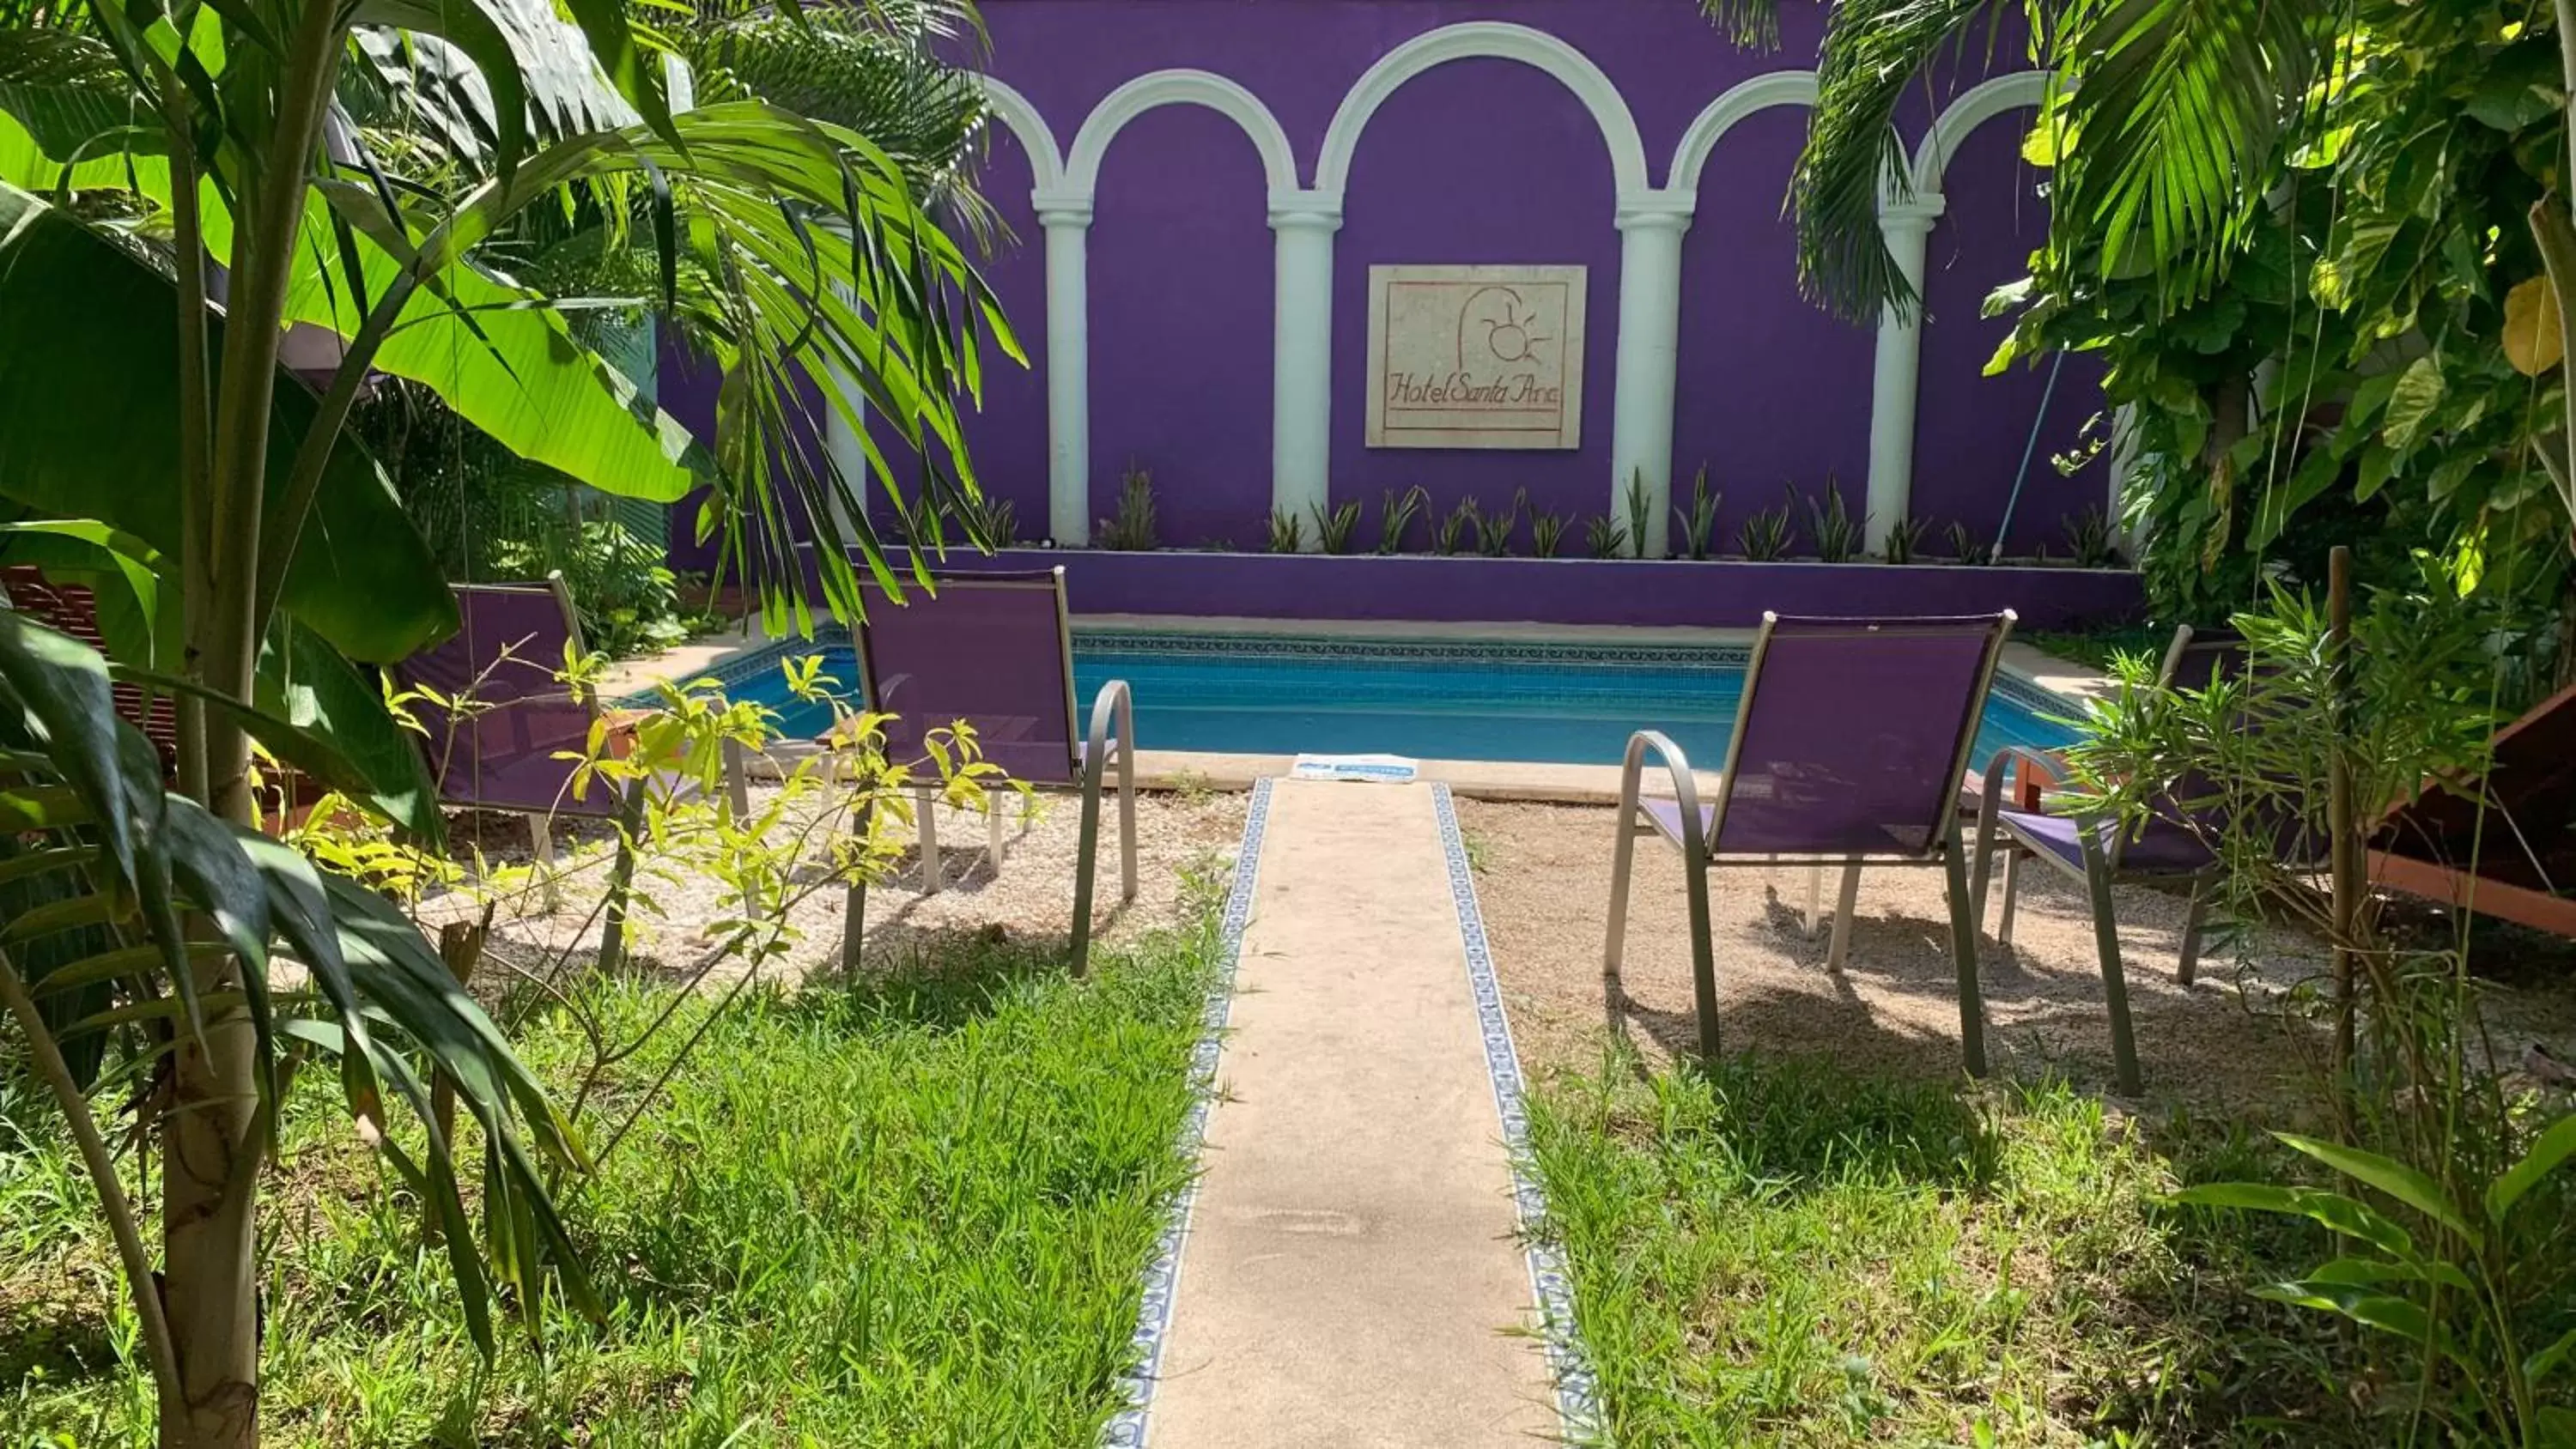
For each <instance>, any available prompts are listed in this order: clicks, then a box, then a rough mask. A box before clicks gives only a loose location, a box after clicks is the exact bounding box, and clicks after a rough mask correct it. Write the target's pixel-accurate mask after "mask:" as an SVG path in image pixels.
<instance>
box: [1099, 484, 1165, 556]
mask: <svg viewBox="0 0 2576 1449" xmlns="http://www.w3.org/2000/svg"><path fill="white" fill-rule="evenodd" d="M1093 532H1094V534H1095V535H1096V541H1097V542H1098V544H1099V546H1100V547H1102V548H1106V549H1115V550H1118V551H1120V552H1123V553H1141V552H1143V551H1145V550H1148V549H1152V548H1155V547H1158V546H1159V545H1160V543H1161V540H1160V538H1159V537H1158V536H1157V529H1156V524H1155V520H1154V475H1153V474H1151V473H1148V472H1146V471H1145V470H1144V469H1142V468H1130V469H1128V470H1127V481H1126V482H1125V484H1124V485H1123V486H1121V487H1120V488H1119V490H1118V512H1117V513H1116V515H1114V516H1112V517H1109V518H1104V519H1102V520H1100V526H1099V527H1098V528H1097V529H1095V530H1093Z"/></svg>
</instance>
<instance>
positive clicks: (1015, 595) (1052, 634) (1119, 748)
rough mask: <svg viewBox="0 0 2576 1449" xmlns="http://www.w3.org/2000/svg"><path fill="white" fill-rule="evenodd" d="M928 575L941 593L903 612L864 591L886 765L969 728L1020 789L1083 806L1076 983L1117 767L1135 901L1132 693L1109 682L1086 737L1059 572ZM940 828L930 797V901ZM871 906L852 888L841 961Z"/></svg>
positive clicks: (912, 595)
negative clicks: (931, 738)
mask: <svg viewBox="0 0 2576 1449" xmlns="http://www.w3.org/2000/svg"><path fill="white" fill-rule="evenodd" d="M931 579H932V583H933V588H931V589H929V590H922V589H918V588H916V589H910V590H906V591H905V593H904V596H903V599H902V601H901V602H900V603H898V602H896V601H895V600H893V599H891V598H889V597H888V596H887V595H886V593H885V591H884V590H883V588H882V587H880V586H879V585H878V584H877V583H876V582H875V580H873V579H867V580H864V581H863V582H862V583H861V585H860V589H861V596H862V601H863V602H864V603H865V605H866V607H867V622H866V623H865V624H863V625H861V626H860V628H859V630H858V654H859V673H860V677H861V682H862V683H863V685H864V686H865V688H866V690H867V696H868V700H869V706H870V708H872V709H875V710H878V711H881V712H883V713H886V714H889V715H891V716H893V718H891V719H889V720H887V721H886V722H885V725H884V731H885V748H886V754H887V757H888V758H889V759H895V760H908V759H917V758H919V757H920V756H921V755H922V754H924V753H925V750H924V748H923V741H924V739H925V738H926V737H927V736H928V735H929V734H931V733H932V732H934V731H937V730H944V729H946V728H948V727H949V726H951V725H953V724H955V723H956V722H957V721H959V720H963V721H965V722H966V723H967V724H969V725H971V726H972V727H973V728H974V731H975V743H976V745H977V747H978V748H979V749H981V750H982V751H983V754H984V758H985V759H987V760H990V761H991V762H993V763H994V764H996V765H999V766H1000V767H1001V768H1002V770H1003V771H1004V772H1005V773H1007V774H1008V775H1009V776H1010V777H1011V778H1012V779H1013V780H1016V781H1019V782H1021V783H1023V784H1027V785H1031V786H1034V787H1036V788H1038V789H1041V790H1060V791H1067V792H1073V793H1077V794H1079V795H1080V796H1081V798H1082V834H1081V843H1080V846H1079V849H1078V853H1077V855H1076V857H1075V862H1074V887H1073V969H1074V971H1075V973H1076V974H1080V973H1081V972H1082V971H1083V970H1084V969H1085V968H1086V967H1087V966H1088V964H1089V961H1090V954H1091V902H1092V878H1093V875H1094V874H1095V870H1094V867H1095V865H1096V863H1097V860H1098V856H1099V848H1100V789H1101V783H1102V780H1103V777H1104V776H1106V775H1107V774H1108V772H1109V769H1110V767H1111V766H1112V765H1115V766H1116V767H1117V771H1118V826H1119V847H1120V855H1121V859H1120V867H1121V878H1122V882H1123V894H1122V895H1121V896H1120V897H1119V899H1120V900H1122V901H1132V900H1134V899H1135V898H1136V761H1135V748H1136V723H1135V706H1134V703H1133V700H1132V698H1131V696H1130V693H1129V691H1128V688H1127V683H1126V681H1125V680H1119V679H1113V680H1111V681H1109V682H1108V683H1106V684H1104V685H1102V686H1101V688H1100V692H1099V694H1097V695H1096V696H1094V697H1093V699H1092V704H1091V728H1090V732H1089V734H1088V735H1085V734H1083V733H1081V732H1079V731H1078V729H1077V727H1076V716H1075V712H1076V710H1077V708H1078V704H1077V701H1076V700H1075V697H1074V680H1073V627H1072V623H1071V618H1070V615H1068V614H1067V612H1066V608H1065V595H1064V570H1063V569H1060V568H1056V569H1044V570H1035V571H1021V572H1008V573H1004V572H964V571H956V572H944V571H943V572H934V573H933V574H932V575H931ZM1113 726H1114V730H1113ZM924 794H925V796H926V795H927V791H925V792H924ZM933 818H934V814H933V812H932V811H931V810H930V809H929V808H928V802H927V800H926V799H925V801H924V803H923V805H922V807H921V808H920V810H919V820H920V822H921V837H922V838H921V862H922V884H923V887H924V889H925V890H927V891H936V890H938V889H939V843H938V835H937V832H936V830H935V828H934V826H933V824H932V821H933ZM991 819H992V840H993V844H992V858H993V865H994V868H995V869H996V870H999V869H1000V868H1001V857H1002V831H1001V816H1000V814H999V812H998V811H996V812H995V813H994V814H993V815H992V817H991ZM865 907H866V888H865V886H864V885H853V886H852V887H851V889H850V900H849V908H848V912H847V916H846V922H847V924H846V926H845V930H846V933H847V934H846V935H845V936H844V937H843V940H842V947H841V951H842V960H843V962H844V963H845V964H847V965H850V966H852V967H855V966H856V965H857V964H858V959H857V958H858V952H859V945H860V928H861V926H862V924H863V923H864V911H865Z"/></svg>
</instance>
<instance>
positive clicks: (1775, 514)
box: [1735, 494, 1797, 563]
mask: <svg viewBox="0 0 2576 1449" xmlns="http://www.w3.org/2000/svg"><path fill="white" fill-rule="evenodd" d="M1796 501H1797V496H1796V495H1795V494H1792V495H1790V496H1789V497H1788V498H1786V499H1783V500H1782V501H1781V503H1780V506H1779V507H1777V508H1764V509H1761V510H1758V511H1757V512H1755V513H1754V515H1753V516H1752V517H1750V518H1747V519H1745V520H1744V522H1743V523H1742V524H1741V525H1740V526H1738V527H1737V528H1736V530H1735V551H1736V552H1737V553H1740V554H1742V555H1744V556H1745V558H1747V559H1748V560H1750V561H1752V562H1754V563H1777V562H1778V561H1780V560H1781V559H1784V558H1787V557H1788V556H1789V505H1790V504H1792V503H1794V502H1796Z"/></svg>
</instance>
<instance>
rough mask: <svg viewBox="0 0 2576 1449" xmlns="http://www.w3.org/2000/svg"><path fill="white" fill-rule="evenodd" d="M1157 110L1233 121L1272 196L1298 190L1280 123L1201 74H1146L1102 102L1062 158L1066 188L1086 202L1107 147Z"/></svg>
mask: <svg viewBox="0 0 2576 1449" xmlns="http://www.w3.org/2000/svg"><path fill="white" fill-rule="evenodd" d="M1159 106H1205V107H1207V108H1208V109H1209V110H1211V111H1215V112H1217V113H1218V114H1219V115H1222V116H1224V117H1225V118H1226V119H1228V120H1230V121H1232V122H1234V123H1235V124H1236V125H1238V126H1240V127H1242V128H1243V134H1244V135H1246V136H1249V137H1251V138H1252V145H1253V149H1255V150H1257V151H1259V152H1260V153H1261V170H1262V174H1263V175H1264V176H1265V177H1266V178H1268V181H1269V184H1270V191H1271V194H1273V195H1277V194H1279V193H1281V192H1292V191H1295V190H1296V189H1297V155H1296V151H1295V149H1294V148H1292V147H1291V146H1290V145H1289V144H1288V133H1287V131H1285V130H1284V129H1282V128H1281V127H1280V125H1279V118H1278V117H1277V116H1274V115H1272V114H1270V108H1269V107H1268V106H1265V105H1263V104H1262V103H1261V98H1260V97H1259V96H1256V95H1254V94H1253V93H1252V92H1250V91H1248V90H1245V89H1244V88H1243V87H1242V86H1240V85H1237V84H1236V83H1234V82H1233V81H1230V80H1228V79H1226V78H1225V77H1224V76H1221V75H1218V74H1217V73H1215V72H1214V71H1205V70H1158V71H1149V72H1147V73H1146V74H1144V75H1140V76H1138V77H1136V78H1135V79H1134V80H1131V81H1129V82H1127V83H1126V84H1125V85H1123V86H1120V87H1119V88H1118V89H1116V90H1114V91H1111V92H1110V93H1109V94H1108V95H1106V96H1103V97H1101V100H1100V104H1099V105H1097V106H1094V107H1092V110H1091V115H1090V116H1089V117H1088V118H1086V119H1085V120H1084V121H1083V123H1082V130H1081V132H1080V133H1078V134H1077V135H1075V137H1074V138H1073V150H1072V151H1071V152H1069V153H1067V155H1066V158H1065V163H1064V185H1065V189H1066V190H1067V191H1069V192H1072V193H1074V194H1075V195H1078V196H1081V197H1083V198H1084V199H1085V200H1088V199H1090V197H1091V195H1092V193H1093V191H1094V190H1095V189H1096V188H1097V187H1098V186H1099V184H1100V161H1101V158H1102V157H1104V156H1106V155H1107V154H1109V143H1110V142H1111V141H1113V140H1115V139H1117V136H1118V133H1119V131H1121V130H1122V129H1124V128H1125V127H1126V125H1127V123H1128V122H1129V121H1132V120H1134V119H1136V118H1137V117H1138V116H1141V115H1143V114H1145V113H1146V112H1147V111H1150V110H1153V109H1155V108H1157V107H1159Z"/></svg>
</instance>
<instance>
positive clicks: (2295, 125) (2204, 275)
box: [2052, 0, 2336, 303]
mask: <svg viewBox="0 0 2576 1449" xmlns="http://www.w3.org/2000/svg"><path fill="white" fill-rule="evenodd" d="M2335 13H2336V12H2335V10H2334V9H2333V8H2331V7H2328V6H2324V5H2319V4H2314V3H2294V0H2102V3H2087V4H2084V5H2081V6H2078V7H2077V8H2076V9H2074V10H2073V11H2072V12H2070V13H2069V14H2068V16H2067V17H2066V21H2065V28H2064V30H2063V31H2062V33H2061V35H2060V38H2059V45H2058V49H2059V53H2060V54H2061V55H2063V56H2066V57H2068V58H2069V60H2070V62H2071V65H2070V68H2069V69H2068V70H2067V72H2066V78H2067V80H2069V81H2070V82H2071V84H2069V85H2068V86H2067V87H2066V96H2065V100H2064V102H2063V105H2064V119H2063V124H2064V126H2065V128H2066V131H2067V135H2068V138H2069V139H2068V142H2067V144H2065V145H2063V146H2061V147H2060V148H2059V149H2060V152H2061V157H2060V161H2059V164H2058V167H2057V175H2056V185H2055V189H2054V195H2053V198H2052V204H2053V206H2054V212H2055V216H2056V219H2057V220H2056V223H2055V225H2054V227H2053V230H2054V232H2055V235H2056V236H2058V237H2061V238H2064V237H2085V238H2098V239H2099V242H2100V247H2101V250H2100V254H2099V256H2098V258H2094V259H2091V260H2092V261H2093V264H2094V265H2095V266H2097V267H2098V268H2099V269H2100V271H2101V273H2102V274H2103V275H2106V276H2109V275H2125V274H2132V273H2136V272H2141V271H2145V270H2149V269H2152V270H2153V271H2154V272H2155V273H2156V274H2157V275H2159V276H2160V277H2162V278H2164V279H2165V280H2166V281H2167V283H2168V284H2169V295H2170V299H2171V300H2173V301H2175V302H2177V303H2181V302H2187V301H2189V300H2190V299H2192V298H2196V297H2198V296H2201V295H2203V294H2205V293H2206V291H2207V289H2208V288H2209V286H2210V285H2211V284H2212V283H2213V282H2214V281H2215V280H2216V279H2217V277H2218V276H2219V274H2220V273H2221V272H2222V271H2223V270H2224V269H2225V264H2226V259H2227V257H2228V255H2229V254H2230V253H2232V252H2234V251H2235V250H2236V249H2237V246H2238V244H2239V243H2241V242H2242V241H2243V239H2244V237H2245V236H2246V234H2247V231H2248V229H2249V228H2250V227H2251V225H2252V223H2253V221H2254V219H2255V217H2256V216H2257V215H2259V214H2260V212H2261V209H2262V208H2263V207H2264V206H2266V205H2268V204H2269V202H2268V201H2267V199H2266V197H2265V195H2264V191H2265V178H2267V177H2269V176H2271V175H2273V174H2275V171H2276V169H2277V168H2276V165H2275V163H2276V161H2277V160H2278V158H2279V157H2280V156H2281V155H2282V154H2283V153H2284V151H2285V149H2286V148H2287V147H2289V146H2290V145H2291V144H2293V142H2294V140H2295V138H2296V136H2297V134H2298V133H2299V130H2300V123H2301V120H2302V118H2303V117H2304V116H2305V115H2306V114H2307V113H2308V109H2309V106H2310V96H2309V91H2310V87H2311V84H2312V82H2313V81H2314V80H2315V79H2316V77H2317V76H2318V75H2319V73H2320V72H2321V71H2322V70H2323V68H2324V66H2325V65H2326V63H2327V59H2326V58H2327V57H2328V56H2329V55H2330V54H2331V47H2332V43H2333V42H2332V33H2331V32H2332V28H2333V21H2334V15H2335Z"/></svg>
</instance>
